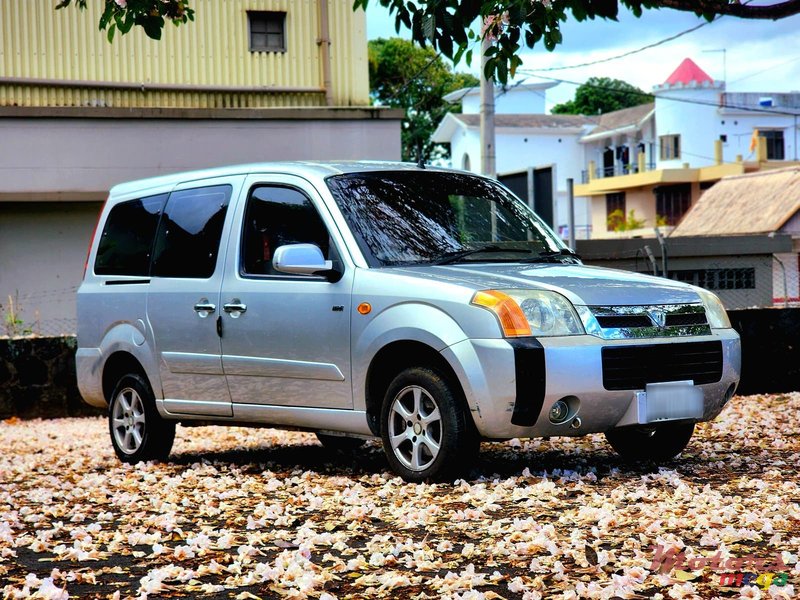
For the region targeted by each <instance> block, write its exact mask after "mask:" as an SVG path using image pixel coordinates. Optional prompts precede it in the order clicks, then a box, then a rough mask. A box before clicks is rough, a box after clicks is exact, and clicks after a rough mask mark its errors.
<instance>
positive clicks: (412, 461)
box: [389, 385, 442, 471]
mask: <svg viewBox="0 0 800 600" xmlns="http://www.w3.org/2000/svg"><path fill="white" fill-rule="evenodd" d="M389 441H390V443H391V447H392V451H393V452H394V455H395V456H396V457H397V460H399V461H400V462H401V463H402V464H403V465H404V466H405V467H406V468H408V469H411V470H412V471H424V470H425V469H427V468H428V467H430V465H431V464H433V462H434V461H435V460H436V457H437V456H439V450H440V449H441V446H442V417H441V413H440V411H439V406H438V405H437V404H436V401H435V400H434V399H433V397H432V396H431V395H430V394H429V393H428V392H427V391H426V390H425V389H424V388H422V387H420V386H417V385H410V386H408V387H405V388H403V389H402V390H400V391H399V392H398V393H397V395H396V396H395V397H394V400H392V405H391V408H390V410H389Z"/></svg>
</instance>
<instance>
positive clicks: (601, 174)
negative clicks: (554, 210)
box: [581, 162, 656, 183]
mask: <svg viewBox="0 0 800 600" xmlns="http://www.w3.org/2000/svg"><path fill="white" fill-rule="evenodd" d="M655 168H656V164H655V163H652V162H651V163H646V164H645V168H644V170H645V171H653V170H655ZM639 172H640V171H639V165H637V164H629V165H614V166H613V167H597V168H596V169H595V170H594V173H593V179H603V178H605V177H619V176H620V175H633V174H634V173H639ZM581 183H589V171H588V170H586V171H582V172H581Z"/></svg>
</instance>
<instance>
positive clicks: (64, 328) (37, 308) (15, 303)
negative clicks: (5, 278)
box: [0, 286, 78, 337]
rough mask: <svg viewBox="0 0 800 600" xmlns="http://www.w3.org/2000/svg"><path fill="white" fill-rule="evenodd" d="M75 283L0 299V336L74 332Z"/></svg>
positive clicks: (18, 293) (67, 333) (51, 334)
mask: <svg viewBox="0 0 800 600" xmlns="http://www.w3.org/2000/svg"><path fill="white" fill-rule="evenodd" d="M77 289H78V288H77V286H72V287H66V288H57V289H50V290H39V291H24V292H19V291H16V292H14V293H13V294H8V295H6V296H5V297H4V298H0V316H1V317H2V323H0V335H5V336H8V337H18V336H26V335H38V336H60V335H74V334H75V332H76V331H77V325H78V320H77V318H76V316H75V292H76V291H77Z"/></svg>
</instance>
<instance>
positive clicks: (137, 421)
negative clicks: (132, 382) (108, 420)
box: [112, 387, 145, 454]
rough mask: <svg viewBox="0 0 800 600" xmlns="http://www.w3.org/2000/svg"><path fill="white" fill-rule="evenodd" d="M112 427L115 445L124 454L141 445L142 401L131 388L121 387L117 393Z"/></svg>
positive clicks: (133, 450) (143, 419)
mask: <svg viewBox="0 0 800 600" xmlns="http://www.w3.org/2000/svg"><path fill="white" fill-rule="evenodd" d="M112 428H113V431H114V439H115V441H116V442H117V446H118V447H119V448H120V450H122V451H123V452H124V453H125V454H134V453H135V452H136V451H137V450H138V449H139V448H140V447H141V445H142V441H143V440H144V433H145V414H144V402H143V401H142V398H141V396H139V394H138V392H137V391H136V390H134V389H133V388H130V387H126V388H123V389H122V390H120V392H119V393H118V394H117V397H116V399H115V401H114V410H113V413H112Z"/></svg>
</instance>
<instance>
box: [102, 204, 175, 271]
mask: <svg viewBox="0 0 800 600" xmlns="http://www.w3.org/2000/svg"><path fill="white" fill-rule="evenodd" d="M166 200H167V194H161V195H159V196H150V197H148V198H142V199H141V200H130V201H128V202H121V203H120V204H117V205H116V206H115V207H114V208H112V209H111V212H109V213H108V218H107V219H106V225H105V227H104V228H103V234H102V235H101V236H100V244H99V245H98V247H97V259H96V260H95V263H94V272H95V273H96V274H97V275H138V276H145V277H146V276H148V275H149V274H150V252H151V250H152V249H153V239H154V238H155V235H156V228H157V227H158V219H159V217H160V216H161V210H162V209H163V208H164V202H166Z"/></svg>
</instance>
